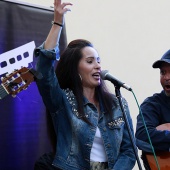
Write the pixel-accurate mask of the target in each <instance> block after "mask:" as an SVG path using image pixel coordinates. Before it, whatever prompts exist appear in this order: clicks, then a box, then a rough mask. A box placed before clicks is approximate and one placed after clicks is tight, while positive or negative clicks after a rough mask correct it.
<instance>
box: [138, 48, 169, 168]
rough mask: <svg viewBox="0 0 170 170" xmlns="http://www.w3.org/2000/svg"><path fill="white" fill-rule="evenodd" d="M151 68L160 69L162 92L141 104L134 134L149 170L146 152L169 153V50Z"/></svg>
mask: <svg viewBox="0 0 170 170" xmlns="http://www.w3.org/2000/svg"><path fill="white" fill-rule="evenodd" d="M152 67H153V68H159V69H160V83H161V85H162V87H163V90H162V91H161V92H160V93H155V94H153V96H150V97H147V98H146V99H145V100H144V102H143V103H142V104H141V106H140V113H139V115H138V116H137V127H136V134H135V135H136V144H137V146H138V148H139V149H140V150H142V159H143V163H144V166H145V168H146V169H150V167H148V166H147V163H148V159H147V161H146V158H147V157H146V153H147V152H151V153H155V152H156V153H159V151H167V152H169V151H170V50H168V51H167V52H166V53H165V54H164V55H163V56H162V58H161V59H160V60H158V61H156V62H154V63H153V65H152ZM146 127H147V128H146ZM152 146H153V147H152ZM153 155H154V154H153Z"/></svg>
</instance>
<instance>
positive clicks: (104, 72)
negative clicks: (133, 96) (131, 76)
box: [100, 70, 132, 91]
mask: <svg viewBox="0 0 170 170" xmlns="http://www.w3.org/2000/svg"><path fill="white" fill-rule="evenodd" d="M100 77H101V78H102V79H103V80H109V81H111V82H112V83H113V84H114V85H115V86H118V87H123V88H125V89H127V90H129V91H132V88H131V87H130V86H129V85H127V84H125V83H123V82H121V81H120V80H118V79H116V78H115V77H113V76H112V75H111V74H110V73H109V71H108V70H102V71H101V72H100Z"/></svg>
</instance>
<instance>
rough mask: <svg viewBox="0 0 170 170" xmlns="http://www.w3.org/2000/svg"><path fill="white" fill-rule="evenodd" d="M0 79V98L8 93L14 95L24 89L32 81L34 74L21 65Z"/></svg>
mask: <svg viewBox="0 0 170 170" xmlns="http://www.w3.org/2000/svg"><path fill="white" fill-rule="evenodd" d="M1 79H2V82H1V87H0V99H2V98H4V97H5V96H6V95H8V94H11V95H12V96H13V97H15V96H16V94H17V93H19V92H20V91H22V90H24V89H26V88H27V87H28V86H29V85H30V84H31V83H32V82H33V81H34V75H33V73H32V72H31V71H30V69H28V68H26V67H22V68H21V69H19V70H15V71H14V72H12V73H10V74H8V75H6V76H5V77H3V78H1Z"/></svg>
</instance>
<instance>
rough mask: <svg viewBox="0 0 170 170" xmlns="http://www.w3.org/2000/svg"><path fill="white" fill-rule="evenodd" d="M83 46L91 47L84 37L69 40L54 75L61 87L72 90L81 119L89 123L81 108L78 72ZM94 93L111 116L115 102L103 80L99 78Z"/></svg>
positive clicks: (81, 92) (80, 86)
mask: <svg viewBox="0 0 170 170" xmlns="http://www.w3.org/2000/svg"><path fill="white" fill-rule="evenodd" d="M84 47H93V45H92V43H91V42H89V41H87V40H84V39H77V40H73V41H71V42H70V43H69V44H68V46H67V48H66V49H65V50H64V51H63V53H62V54H61V56H60V60H59V62H58V64H57V68H56V75H57V77H58V81H59V84H60V87H61V88H62V89H67V88H69V89H70V90H72V91H73V93H74V95H75V96H76V99H77V106H78V108H77V110H78V112H79V114H80V115H81V119H82V120H84V121H85V122H87V123H89V122H88V120H87V119H86V117H85V113H84V110H83V87H82V82H81V79H80V76H79V73H78V64H79V61H80V59H81V58H82V49H83V48H84ZM95 95H96V96H101V99H102V102H103V105H104V107H105V109H106V113H107V114H109V115H110V116H111V114H112V112H111V111H112V106H113V104H114V105H116V102H114V99H113V96H112V95H111V94H110V93H109V91H108V89H107V87H106V85H105V83H104V81H103V80H101V83H100V85H99V86H98V87H96V90H95Z"/></svg>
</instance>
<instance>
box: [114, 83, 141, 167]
mask: <svg viewBox="0 0 170 170" xmlns="http://www.w3.org/2000/svg"><path fill="white" fill-rule="evenodd" d="M115 94H116V97H117V99H118V101H119V104H120V107H121V110H122V113H123V116H124V119H125V124H126V126H127V129H128V133H129V136H130V140H131V143H132V146H133V150H134V153H135V156H136V160H137V163H138V167H139V170H142V166H141V164H140V161H139V157H138V154H137V150H136V145H135V142H134V140H133V136H132V132H131V129H130V126H129V122H128V119H127V115H126V113H125V110H124V107H123V102H122V96H121V93H120V86H119V87H117V86H115Z"/></svg>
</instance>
